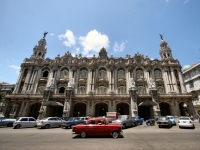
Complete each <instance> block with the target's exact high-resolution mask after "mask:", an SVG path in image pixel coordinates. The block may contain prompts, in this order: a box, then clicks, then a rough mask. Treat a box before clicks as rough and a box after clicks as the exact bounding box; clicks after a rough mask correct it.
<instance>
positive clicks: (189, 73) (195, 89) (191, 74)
mask: <svg viewBox="0 0 200 150" xmlns="http://www.w3.org/2000/svg"><path fill="white" fill-rule="evenodd" d="M182 74H183V80H184V83H185V87H186V90H187V92H188V93H190V94H191V95H192V96H193V98H192V99H193V105H194V109H195V113H196V114H198V115H199V116H200V62H198V63H196V64H194V65H192V66H190V67H188V68H185V69H184V70H183V73H182Z"/></svg>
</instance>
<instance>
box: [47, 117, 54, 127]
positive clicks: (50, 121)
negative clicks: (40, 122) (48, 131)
mask: <svg viewBox="0 0 200 150" xmlns="http://www.w3.org/2000/svg"><path fill="white" fill-rule="evenodd" d="M54 120H55V118H53V117H52V118H49V119H48V123H49V125H50V127H55V123H54Z"/></svg>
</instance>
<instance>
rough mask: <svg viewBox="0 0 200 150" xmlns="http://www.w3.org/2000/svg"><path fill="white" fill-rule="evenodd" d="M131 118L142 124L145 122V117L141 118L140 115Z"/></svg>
mask: <svg viewBox="0 0 200 150" xmlns="http://www.w3.org/2000/svg"><path fill="white" fill-rule="evenodd" d="M131 118H132V119H134V120H135V121H136V123H137V124H140V125H142V124H143V121H144V118H140V116H133V117H131Z"/></svg>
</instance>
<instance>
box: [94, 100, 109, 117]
mask: <svg viewBox="0 0 200 150" xmlns="http://www.w3.org/2000/svg"><path fill="white" fill-rule="evenodd" d="M107 111H108V105H107V104H105V103H98V104H96V105H95V116H96V117H98V116H106V112H107Z"/></svg>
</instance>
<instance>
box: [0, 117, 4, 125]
mask: <svg viewBox="0 0 200 150" xmlns="http://www.w3.org/2000/svg"><path fill="white" fill-rule="evenodd" d="M0 126H5V118H3V117H1V118H0Z"/></svg>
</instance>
